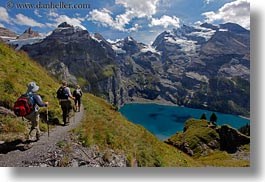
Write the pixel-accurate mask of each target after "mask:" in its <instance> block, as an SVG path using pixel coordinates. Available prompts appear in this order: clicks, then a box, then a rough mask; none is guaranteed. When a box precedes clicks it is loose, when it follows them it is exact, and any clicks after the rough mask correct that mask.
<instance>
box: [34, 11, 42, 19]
mask: <svg viewBox="0 0 265 182" xmlns="http://www.w3.org/2000/svg"><path fill="white" fill-rule="evenodd" d="M34 14H35V15H36V16H37V17H39V18H41V17H42V16H41V15H40V13H39V10H38V9H35V10H34Z"/></svg>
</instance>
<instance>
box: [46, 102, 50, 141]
mask: <svg viewBox="0 0 265 182" xmlns="http://www.w3.org/2000/svg"><path fill="white" fill-rule="evenodd" d="M46 116H47V126H48V138H49V137H50V126H49V110H48V105H47V109H46Z"/></svg>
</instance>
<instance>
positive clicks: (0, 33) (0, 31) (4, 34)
mask: <svg viewBox="0 0 265 182" xmlns="http://www.w3.org/2000/svg"><path fill="white" fill-rule="evenodd" d="M16 37H17V34H16V33H15V32H12V31H11V30H9V29H7V28H5V27H0V38H1V39H3V40H8V39H16Z"/></svg>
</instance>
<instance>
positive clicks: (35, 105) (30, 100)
mask: <svg viewBox="0 0 265 182" xmlns="http://www.w3.org/2000/svg"><path fill="white" fill-rule="evenodd" d="M38 90H39V86H37V85H36V83H35V82H30V83H28V90H27V92H26V93H25V94H23V95H22V96H20V97H19V98H18V100H17V101H16V102H15V105H14V112H15V114H16V115H17V116H22V117H25V118H26V119H28V120H29V121H31V129H30V132H29V140H30V141H38V140H39V139H40V129H39V120H40V114H39V107H48V102H43V101H42V99H41V97H40V95H38V94H37V91H38ZM35 130H36V133H35V140H34V134H33V132H34V131H35Z"/></svg>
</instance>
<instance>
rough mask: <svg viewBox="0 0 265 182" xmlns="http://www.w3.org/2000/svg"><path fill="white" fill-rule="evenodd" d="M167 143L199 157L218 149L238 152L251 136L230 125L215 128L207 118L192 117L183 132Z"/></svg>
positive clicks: (248, 141)
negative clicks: (197, 118) (196, 118)
mask: <svg viewBox="0 0 265 182" xmlns="http://www.w3.org/2000/svg"><path fill="white" fill-rule="evenodd" d="M165 143H167V144H170V145H172V146H174V147H176V148H178V149H180V150H182V151H183V152H185V153H187V154H189V155H190V156H195V157H199V156H205V155H208V154H210V153H212V152H213V151H217V150H221V151H226V152H228V153H236V152H237V151H238V149H239V148H240V147H241V146H243V145H245V144H249V143H250V137H248V136H245V135H243V134H242V133H240V132H239V131H238V130H236V129H234V128H232V127H230V126H228V125H223V126H221V127H220V128H215V126H212V125H211V124H209V123H208V122H207V121H206V120H195V119H190V120H188V121H186V123H185V126H184V131H183V132H179V133H176V134H175V135H173V136H172V137H170V138H169V139H168V140H166V141H165Z"/></svg>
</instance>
